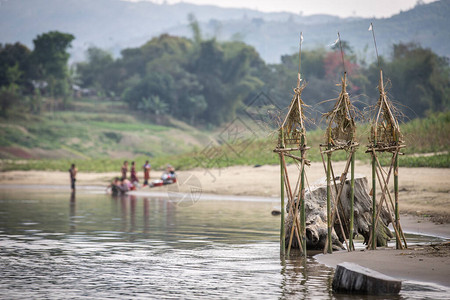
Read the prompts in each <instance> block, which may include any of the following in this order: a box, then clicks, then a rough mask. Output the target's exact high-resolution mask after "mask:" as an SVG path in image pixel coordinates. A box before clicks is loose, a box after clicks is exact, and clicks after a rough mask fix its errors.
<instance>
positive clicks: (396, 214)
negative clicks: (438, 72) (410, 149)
mask: <svg viewBox="0 0 450 300" xmlns="http://www.w3.org/2000/svg"><path fill="white" fill-rule="evenodd" d="M397 145H398V134H397ZM398 151H399V149H398V148H397V155H396V156H395V162H394V198H395V226H396V227H397V228H399V226H398V225H399V222H400V216H399V213H398ZM401 242H402V241H400V240H399V239H398V238H397V243H396V248H397V249H401V248H402V246H401Z"/></svg>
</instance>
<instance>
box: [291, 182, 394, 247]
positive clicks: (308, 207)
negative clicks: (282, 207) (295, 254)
mask: <svg viewBox="0 0 450 300" xmlns="http://www.w3.org/2000/svg"><path fill="white" fill-rule="evenodd" d="M348 176H349V177H350V175H348ZM336 183H337V186H338V189H339V186H340V185H341V183H340V181H339V177H336ZM350 187H351V182H350V178H349V179H348V180H346V181H345V184H344V188H343V190H342V193H341V201H340V202H341V204H340V205H339V206H338V209H339V215H340V217H341V220H342V222H343V223H344V224H343V228H344V232H345V236H346V238H347V239H348V238H349V236H350V233H349V220H350ZM310 188H311V190H309V189H306V191H305V211H306V247H307V249H317V250H321V249H323V248H324V247H325V241H326V239H327V234H328V229H327V182H326V178H322V179H320V180H319V181H317V182H315V183H313V184H312V185H311V187H310ZM331 193H332V195H333V197H335V196H336V194H337V193H336V190H335V188H334V184H332V185H331ZM296 202H297V201H296ZM332 205H333V204H332ZM289 209H290V204H289V203H288V204H287V205H286V210H287V211H289ZM299 213H300V209H299ZM292 216H293V214H289V215H288V216H287V217H286V220H285V230H286V245H288V244H289V236H290V233H291V228H292V227H291V226H292V219H293V217H292ZM389 223H390V219H389V215H388V211H387V210H386V209H385V208H384V206H383V210H382V211H381V213H380V220H379V222H378V224H377V246H386V245H387V242H388V241H389V240H390V239H391V238H392V237H393V235H392V233H391V231H390V230H389V228H388V227H387V226H388V225H389ZM353 224H354V225H353V229H354V232H353V236H355V235H356V234H361V235H362V236H363V237H364V243H366V244H367V242H368V241H369V236H370V228H371V226H372V197H371V196H370V195H369V188H368V181H367V178H366V177H364V176H362V175H359V174H355V202H354V223H353ZM332 241H333V249H334V250H339V249H344V246H343V245H342V242H343V241H344V236H343V234H342V231H341V228H340V226H339V223H338V218H337V217H336V218H335V223H334V224H333V230H332ZM292 246H293V247H294V248H298V247H299V246H298V242H297V239H296V238H295V236H294V238H293V239H292Z"/></svg>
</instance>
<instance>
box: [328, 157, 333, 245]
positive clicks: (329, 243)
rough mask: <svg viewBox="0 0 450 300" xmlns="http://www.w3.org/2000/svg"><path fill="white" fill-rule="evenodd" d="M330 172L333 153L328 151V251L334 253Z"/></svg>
mask: <svg viewBox="0 0 450 300" xmlns="http://www.w3.org/2000/svg"><path fill="white" fill-rule="evenodd" d="M330 173H331V153H330V152H329V153H327V226H328V236H327V238H328V245H327V246H328V247H327V252H328V253H333V247H332V245H333V241H332V239H331V230H332V227H331V225H332V224H331V186H330V184H331V183H330Z"/></svg>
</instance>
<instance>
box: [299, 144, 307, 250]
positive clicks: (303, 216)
mask: <svg viewBox="0 0 450 300" xmlns="http://www.w3.org/2000/svg"><path fill="white" fill-rule="evenodd" d="M301 147H302V150H301V152H302V169H301V172H302V173H301V181H300V184H301V192H300V205H301V210H300V223H301V226H302V228H301V235H302V248H303V253H302V255H303V256H305V257H306V212H305V164H304V163H303V162H304V160H305V149H304V147H305V136H304V135H302V138H301Z"/></svg>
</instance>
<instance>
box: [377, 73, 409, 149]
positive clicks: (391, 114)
mask: <svg viewBox="0 0 450 300" xmlns="http://www.w3.org/2000/svg"><path fill="white" fill-rule="evenodd" d="M378 90H379V91H380V97H379V99H378V102H377V105H376V106H375V109H376V111H377V114H376V118H375V119H374V120H373V122H372V126H371V135H370V143H371V146H373V147H377V148H386V147H391V146H396V145H398V144H399V143H402V142H403V136H402V134H401V132H400V126H399V125H398V121H397V118H396V117H395V115H396V114H397V113H398V111H397V109H396V108H395V107H394V105H393V104H392V102H391V101H390V100H389V98H388V97H387V95H386V92H385V90H384V84H383V73H382V71H381V70H380V84H379V86H378Z"/></svg>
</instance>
